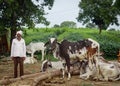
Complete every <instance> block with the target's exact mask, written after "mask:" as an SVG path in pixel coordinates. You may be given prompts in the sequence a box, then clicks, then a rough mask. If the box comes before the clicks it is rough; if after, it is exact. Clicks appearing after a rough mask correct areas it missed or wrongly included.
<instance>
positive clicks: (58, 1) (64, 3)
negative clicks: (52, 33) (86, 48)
mask: <svg viewBox="0 0 120 86" xmlns="http://www.w3.org/2000/svg"><path fill="white" fill-rule="evenodd" d="M40 1H41V0H40ZM79 2H80V0H55V1H54V4H53V7H52V9H51V10H48V9H47V8H45V12H47V13H48V15H45V17H46V18H47V20H48V21H50V25H49V26H48V27H53V26H54V25H55V24H57V25H60V24H61V23H62V22H64V21H73V22H75V23H76V24H77V27H85V25H82V24H81V23H80V22H77V20H76V18H77V17H78V13H79V9H80V8H79V7H78V4H79ZM119 23H120V18H119ZM35 27H45V26H44V25H41V24H37V25H36V26H35ZM110 28H116V29H120V26H116V25H112V26H111V25H110V26H109V27H108V29H110Z"/></svg>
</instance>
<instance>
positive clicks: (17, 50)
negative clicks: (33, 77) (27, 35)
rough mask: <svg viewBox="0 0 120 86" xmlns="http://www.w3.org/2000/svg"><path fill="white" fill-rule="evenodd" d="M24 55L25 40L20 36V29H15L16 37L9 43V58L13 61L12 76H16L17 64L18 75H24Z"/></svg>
mask: <svg viewBox="0 0 120 86" xmlns="http://www.w3.org/2000/svg"><path fill="white" fill-rule="evenodd" d="M25 57H26V45H25V40H24V39H23V38H22V31H21V30H20V31H17V33H16V38H14V39H13V40H12V45H11V58H12V60H13V61H14V78H17V77H18V71H17V69H18V65H19V68H20V69H19V70H20V76H22V75H24V72H23V71H24V70H23V62H24V60H25Z"/></svg>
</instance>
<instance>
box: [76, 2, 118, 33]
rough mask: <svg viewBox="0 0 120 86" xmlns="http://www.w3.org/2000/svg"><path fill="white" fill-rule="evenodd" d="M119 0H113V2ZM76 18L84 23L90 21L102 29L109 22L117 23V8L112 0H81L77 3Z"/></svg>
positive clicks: (105, 27)
mask: <svg viewBox="0 0 120 86" xmlns="http://www.w3.org/2000/svg"><path fill="white" fill-rule="evenodd" d="M117 1H119V0H115V3H116V2H117ZM79 8H80V11H79V15H78V17H77V20H78V21H79V22H83V24H86V23H88V22H90V21H92V23H95V24H96V25H98V27H99V28H100V32H101V30H102V29H107V27H108V26H109V25H110V24H116V25H118V20H117V15H119V10H118V9H119V8H117V7H116V6H114V4H113V0H81V1H80V3H79Z"/></svg>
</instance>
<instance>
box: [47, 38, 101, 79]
mask: <svg viewBox="0 0 120 86" xmlns="http://www.w3.org/2000/svg"><path fill="white" fill-rule="evenodd" d="M47 44H49V50H51V51H52V52H53V55H54V57H55V58H57V59H60V60H61V61H64V62H65V63H66V66H67V71H68V80H70V78H71V74H70V64H71V63H70V62H71V61H72V60H78V61H80V60H83V59H87V60H88V61H89V66H90V67H91V66H92V65H91V64H93V63H94V64H96V63H97V60H96V59H95V58H94V57H95V55H97V54H98V53H99V43H98V42H96V41H95V40H93V39H91V38H88V39H84V40H80V41H77V42H70V41H67V40H63V41H62V42H61V43H59V42H58V41H57V39H56V38H51V39H49V42H47V43H46V44H45V45H47ZM64 73H65V71H63V78H64Z"/></svg>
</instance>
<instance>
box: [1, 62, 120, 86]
mask: <svg viewBox="0 0 120 86" xmlns="http://www.w3.org/2000/svg"><path fill="white" fill-rule="evenodd" d="M40 67H41V62H40V61H39V62H38V63H35V64H24V73H25V75H30V74H35V73H39V72H40ZM36 77H37V76H36ZM5 78H10V79H12V78H13V62H12V61H4V62H0V80H3V79H5ZM34 78H35V77H30V78H26V79H24V80H18V81H16V82H14V83H10V84H9V85H3V86H32V83H33V79H34ZM0 86H1V85H0ZM37 86H120V81H114V82H111V81H108V82H105V81H92V80H82V79H80V78H79V75H74V76H72V78H71V80H70V81H68V80H67V79H66V78H65V79H63V80H61V79H60V78H59V76H57V77H53V78H49V79H47V80H43V81H40V82H39V84H38V85H37Z"/></svg>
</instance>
